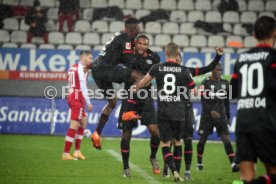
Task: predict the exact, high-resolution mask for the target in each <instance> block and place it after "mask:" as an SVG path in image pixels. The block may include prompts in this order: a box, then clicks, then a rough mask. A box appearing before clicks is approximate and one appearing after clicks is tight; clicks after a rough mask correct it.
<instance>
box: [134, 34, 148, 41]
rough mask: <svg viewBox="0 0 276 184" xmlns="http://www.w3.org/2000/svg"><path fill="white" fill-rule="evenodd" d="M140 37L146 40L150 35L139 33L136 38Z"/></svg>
mask: <svg viewBox="0 0 276 184" xmlns="http://www.w3.org/2000/svg"><path fill="white" fill-rule="evenodd" d="M140 38H144V39H146V40H149V37H148V36H147V35H144V34H139V35H138V36H136V38H135V40H136V41H137V40H138V39H140Z"/></svg>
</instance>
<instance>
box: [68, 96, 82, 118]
mask: <svg viewBox="0 0 276 184" xmlns="http://www.w3.org/2000/svg"><path fill="white" fill-rule="evenodd" d="M68 105H69V108H70V109H71V120H75V121H80V120H81V119H82V118H83V117H86V113H85V110H84V105H85V103H84V102H80V101H75V100H74V101H70V100H69V101H68Z"/></svg>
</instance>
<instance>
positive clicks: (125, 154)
mask: <svg viewBox="0 0 276 184" xmlns="http://www.w3.org/2000/svg"><path fill="white" fill-rule="evenodd" d="M129 142H130V140H126V139H122V140H121V154H122V159H123V164H124V169H128V168H129V165H128V160H129V150H130V149H129Z"/></svg>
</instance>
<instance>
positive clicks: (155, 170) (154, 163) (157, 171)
mask: <svg viewBox="0 0 276 184" xmlns="http://www.w3.org/2000/svg"><path fill="white" fill-rule="evenodd" d="M149 160H150V163H151V165H152V172H153V174H160V167H159V164H158V161H157V160H156V158H150V159H149Z"/></svg>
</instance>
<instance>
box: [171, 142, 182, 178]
mask: <svg viewBox="0 0 276 184" xmlns="http://www.w3.org/2000/svg"><path fill="white" fill-rule="evenodd" d="M173 160H174V164H175V169H176V170H177V172H178V173H179V172H180V168H181V160H182V146H175V147H174V150H173Z"/></svg>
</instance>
